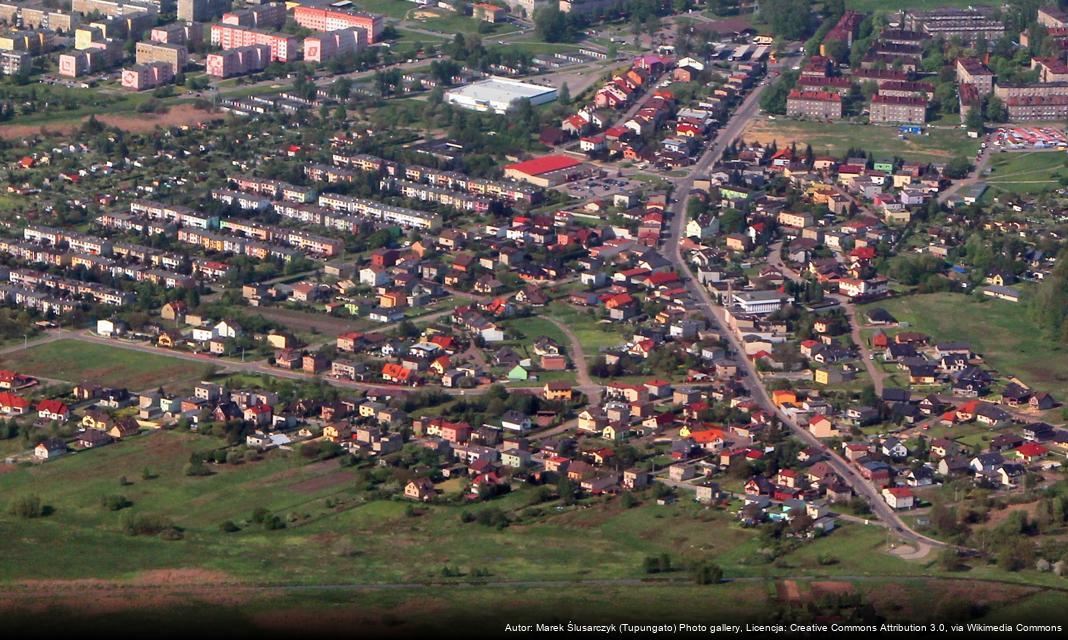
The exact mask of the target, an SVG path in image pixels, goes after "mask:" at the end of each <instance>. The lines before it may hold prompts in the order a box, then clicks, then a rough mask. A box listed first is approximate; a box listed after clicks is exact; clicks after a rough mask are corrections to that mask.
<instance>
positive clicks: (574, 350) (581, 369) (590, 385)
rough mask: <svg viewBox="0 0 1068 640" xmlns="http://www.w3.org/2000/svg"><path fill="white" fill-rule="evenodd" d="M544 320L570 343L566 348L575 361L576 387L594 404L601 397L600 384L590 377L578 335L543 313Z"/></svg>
mask: <svg viewBox="0 0 1068 640" xmlns="http://www.w3.org/2000/svg"><path fill="white" fill-rule="evenodd" d="M543 317H544V318H545V319H546V320H548V321H549V322H551V323H553V324H554V325H556V328H557V329H559V330H560V331H561V332H562V333H563V334H564V335H565V336H567V339H568V341H569V342H570V343H571V344H570V346H569V347H568V350H569V351H570V352H571V361H572V362H574V363H575V372H576V375H575V381H576V382H578V385H577V388H578V389H579V391H581V392H582V393H584V394H586V397H587V398H589V399H590V402H591V403H594V404H596V403H597V402H599V401H600V399H601V385H599V384H597V383H596V382H594V380H593V378H592V377H590V364H589V362H587V361H586V352H585V351H584V350H583V349H582V343H581V342H579V339H578V336H576V335H575V332H574V331H572V330H571V327H568V326H567V325H566V324H564V323H563V322H560V321H559V320H557V319H556V318H554V317H552V316H550V315H545V316H543Z"/></svg>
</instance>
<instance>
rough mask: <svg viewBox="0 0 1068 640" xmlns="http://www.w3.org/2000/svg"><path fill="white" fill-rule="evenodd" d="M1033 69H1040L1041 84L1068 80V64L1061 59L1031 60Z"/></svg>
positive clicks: (1039, 78)
mask: <svg viewBox="0 0 1068 640" xmlns="http://www.w3.org/2000/svg"><path fill="white" fill-rule="evenodd" d="M1031 68H1032V69H1038V80H1039V82H1064V81H1066V80H1068V64H1066V63H1065V61H1064V59H1063V58H1060V57H1053V56H1051V57H1048V58H1031Z"/></svg>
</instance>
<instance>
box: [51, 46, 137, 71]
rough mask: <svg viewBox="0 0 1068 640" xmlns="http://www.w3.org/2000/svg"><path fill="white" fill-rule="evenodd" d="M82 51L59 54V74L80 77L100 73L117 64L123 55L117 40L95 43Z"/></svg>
mask: <svg viewBox="0 0 1068 640" xmlns="http://www.w3.org/2000/svg"><path fill="white" fill-rule="evenodd" d="M95 45H96V46H92V47H90V48H88V49H84V50H82V51H72V52H70V53H64V54H62V55H60V56H59V75H61V76H65V77H68V78H79V77H81V76H84V75H89V74H91V73H99V72H101V71H104V70H106V69H110V68H111V67H113V66H115V65H116V64H117V63H118V62H119V61H120V60H122V57H123V50H122V46H121V44H120V43H119V42H117V41H114V40H112V41H108V42H100V43H95Z"/></svg>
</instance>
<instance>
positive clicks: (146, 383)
mask: <svg viewBox="0 0 1068 640" xmlns="http://www.w3.org/2000/svg"><path fill="white" fill-rule="evenodd" d="M0 367H2V368H5V369H14V370H16V371H19V372H21V373H25V374H29V375H33V376H41V377H45V378H53V379H58V380H66V381H68V382H74V383H77V382H82V381H85V380H91V381H93V382H96V383H99V384H103V385H113V386H122V387H127V388H129V389H131V390H135V391H140V390H142V389H149V388H152V387H157V386H160V385H166V386H167V387H168V388H177V387H183V386H185V385H191V384H192V383H195V382H197V381H198V380H202V379H204V378H205V377H209V376H210V375H211V374H212V372H213V371H214V367H213V366H212V365H211V364H210V363H208V362H204V363H198V362H192V361H189V360H180V359H178V358H171V357H168V356H162V355H155V354H151V353H144V352H140V351H134V350H132V349H123V348H121V347H111V346H108V345H103V344H95V343H91V342H83V341H80V340H56V341H55V342H48V343H45V344H40V345H37V346H33V347H30V348H29V349H26V350H19V351H15V352H13V353H9V354H7V355H5V356H0Z"/></svg>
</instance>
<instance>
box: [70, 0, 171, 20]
mask: <svg viewBox="0 0 1068 640" xmlns="http://www.w3.org/2000/svg"><path fill="white" fill-rule="evenodd" d="M70 10H71V12H72V13H80V14H82V15H86V16H87V15H90V14H93V13H99V14H100V15H102V16H104V17H106V18H117V17H122V16H131V15H135V14H138V13H151V14H153V15H155V14H157V13H159V9H158V8H157V7H156V5H154V4H152V3H151V2H124V1H123V0H71V4H70Z"/></svg>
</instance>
